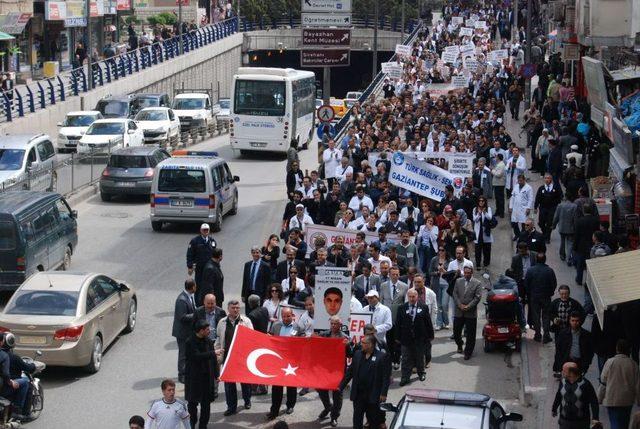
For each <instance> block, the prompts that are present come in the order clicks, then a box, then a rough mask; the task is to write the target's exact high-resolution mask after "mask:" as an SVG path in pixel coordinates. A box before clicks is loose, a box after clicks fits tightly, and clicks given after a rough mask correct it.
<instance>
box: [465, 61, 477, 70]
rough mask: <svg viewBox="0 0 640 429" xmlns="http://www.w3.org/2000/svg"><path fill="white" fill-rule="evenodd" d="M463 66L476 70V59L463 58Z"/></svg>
mask: <svg viewBox="0 0 640 429" xmlns="http://www.w3.org/2000/svg"><path fill="white" fill-rule="evenodd" d="M464 68H465V69H467V70H471V71H472V72H475V71H476V70H478V61H476V60H475V58H465V59H464Z"/></svg>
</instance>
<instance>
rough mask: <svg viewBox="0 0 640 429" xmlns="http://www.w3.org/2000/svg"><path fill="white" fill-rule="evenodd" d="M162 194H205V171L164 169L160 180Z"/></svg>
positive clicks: (159, 185)
mask: <svg viewBox="0 0 640 429" xmlns="http://www.w3.org/2000/svg"><path fill="white" fill-rule="evenodd" d="M158 191H160V192H205V191H206V186H205V180H204V170H178V169H172V168H163V169H162V170H160V177H159V178H158Z"/></svg>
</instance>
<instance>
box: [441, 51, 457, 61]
mask: <svg viewBox="0 0 640 429" xmlns="http://www.w3.org/2000/svg"><path fill="white" fill-rule="evenodd" d="M457 58H458V54H457V53H455V52H442V61H444V62H445V63H455V62H456V59H457Z"/></svg>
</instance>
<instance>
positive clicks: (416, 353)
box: [395, 288, 434, 386]
mask: <svg viewBox="0 0 640 429" xmlns="http://www.w3.org/2000/svg"><path fill="white" fill-rule="evenodd" d="M396 314H397V315H396V326H395V329H396V334H395V338H396V342H398V343H400V347H401V354H402V378H401V379H400V386H404V385H406V384H409V382H410V380H409V378H410V377H411V372H412V371H413V368H416V372H417V373H418V378H419V379H420V381H424V380H425V379H426V376H425V371H424V363H425V358H424V357H425V351H426V346H427V343H431V341H432V340H433V337H434V335H433V324H432V323H431V317H430V316H429V307H427V306H426V305H425V304H420V303H419V302H418V292H417V291H416V290H415V289H413V288H411V289H409V290H408V291H407V302H405V303H404V304H402V305H401V306H399V307H398V310H397V313H396Z"/></svg>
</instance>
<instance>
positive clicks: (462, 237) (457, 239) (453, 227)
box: [443, 217, 469, 257]
mask: <svg viewBox="0 0 640 429" xmlns="http://www.w3.org/2000/svg"><path fill="white" fill-rule="evenodd" d="M449 225H450V228H449V229H448V230H447V231H446V233H445V234H444V237H443V239H444V248H445V249H447V253H448V254H449V255H455V254H456V247H458V246H462V247H464V248H465V252H464V253H465V257H466V256H467V255H468V254H469V250H468V249H467V233H466V232H464V230H463V229H462V226H461V225H460V219H459V218H457V217H456V218H454V219H452V220H451V221H449Z"/></svg>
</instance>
